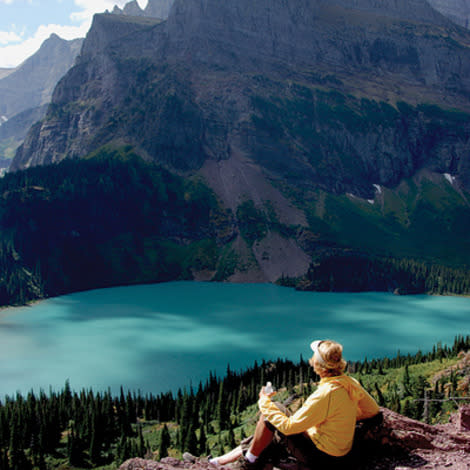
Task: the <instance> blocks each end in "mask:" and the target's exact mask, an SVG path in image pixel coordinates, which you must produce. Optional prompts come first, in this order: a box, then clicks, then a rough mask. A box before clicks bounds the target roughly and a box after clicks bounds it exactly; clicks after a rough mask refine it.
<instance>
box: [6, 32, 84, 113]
mask: <svg viewBox="0 0 470 470" xmlns="http://www.w3.org/2000/svg"><path fill="white" fill-rule="evenodd" d="M82 42H83V40H82V39H76V40H73V41H66V40H64V39H61V38H59V36H57V35H55V34H53V35H51V37H50V38H49V39H47V40H46V41H44V43H43V44H42V45H41V48H40V49H39V51H38V52H36V54H34V55H32V56H31V57H30V58H29V59H27V60H26V61H25V62H23V63H22V64H21V65H20V66H19V67H17V68H16V69H15V70H14V72H12V73H9V74H8V75H7V76H6V77H4V78H2V79H0V114H2V115H5V116H7V117H8V118H10V117H12V116H13V115H15V114H17V113H19V112H21V111H24V110H26V109H30V108H34V107H36V106H40V105H43V104H46V103H48V102H49V101H50V99H51V96H52V92H53V90H54V88H55V86H56V84H57V82H58V81H59V79H60V78H62V76H63V75H64V74H65V73H66V72H67V71H68V70H69V69H70V67H71V66H72V65H73V63H74V61H75V58H76V57H77V55H78V53H79V52H80V48H81V45H82Z"/></svg>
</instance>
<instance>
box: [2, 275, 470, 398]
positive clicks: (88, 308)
mask: <svg viewBox="0 0 470 470" xmlns="http://www.w3.org/2000/svg"><path fill="white" fill-rule="evenodd" d="M469 313H470V299H467V298H459V297H430V296H404V297H398V296H394V295H391V294H383V293H362V294H331V293H311V292H297V291H295V290H293V289H288V288H283V287H278V286H273V285H269V284H249V285H239V284H236V285H233V284H214V283H191V282H174V283H168V284H157V285H142V286H130V287H119V288H112V289H103V290H96V291H89V292H84V293H79V294H72V295H68V296H63V297H58V298H55V299H49V300H46V301H44V302H40V303H37V304H35V305H33V306H31V307H24V308H15V309H6V310H3V311H2V312H1V313H0V355H1V362H0V376H1V377H2V380H1V385H0V396H1V395H4V394H10V395H11V394H13V393H15V392H16V391H17V390H20V391H21V392H22V393H27V392H28V391H29V390H30V389H31V388H34V389H35V390H38V389H39V388H43V389H45V390H46V391H47V390H48V389H49V386H50V385H52V387H53V388H55V389H57V388H61V387H62V386H63V384H64V383H65V380H66V379H69V380H70V382H71V385H72V388H74V389H76V390H77V389H80V388H82V387H87V388H88V387H93V388H94V389H96V390H106V389H107V388H108V387H111V389H112V390H113V391H117V390H118V389H119V386H120V385H121V384H122V385H123V386H124V387H125V388H130V389H133V390H141V391H143V392H144V393H145V392H152V393H159V392H163V391H167V390H169V389H173V390H175V389H176V388H178V387H184V386H189V384H190V383H192V384H193V385H197V384H198V383H199V381H201V380H205V379H206V378H207V377H208V374H209V371H212V372H216V373H220V374H223V373H224V372H225V370H226V368H227V364H230V367H231V368H232V369H235V370H239V369H241V368H244V367H247V366H250V365H252V364H253V362H254V361H255V360H258V361H260V360H262V359H266V360H270V359H276V358H278V357H282V358H289V359H292V360H294V361H297V360H298V359H299V358H300V356H301V355H303V357H304V358H305V357H308V356H309V355H310V350H309V347H308V345H309V343H310V341H311V340H313V339H314V338H332V339H335V340H337V341H340V342H342V343H343V344H344V353H345V356H346V358H347V359H351V360H356V359H363V358H364V357H366V356H367V357H368V358H372V357H383V356H386V355H387V356H394V355H396V353H397V351H398V350H400V352H401V353H408V352H412V353H414V352H416V351H417V350H418V349H422V350H425V351H427V350H429V349H431V348H432V346H433V345H434V344H436V343H437V342H439V341H442V342H443V343H449V344H450V343H452V341H453V338H454V336H455V335H457V334H464V335H467V334H469V333H470V328H469V322H468V318H469V316H470V315H469Z"/></svg>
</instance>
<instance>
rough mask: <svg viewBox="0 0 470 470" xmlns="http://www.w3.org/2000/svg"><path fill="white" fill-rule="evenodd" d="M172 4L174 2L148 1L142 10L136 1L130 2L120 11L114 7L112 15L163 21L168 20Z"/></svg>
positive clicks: (162, 0)
mask: <svg viewBox="0 0 470 470" xmlns="http://www.w3.org/2000/svg"><path fill="white" fill-rule="evenodd" d="M173 3H174V0H149V1H148V2H147V5H146V7H145V8H144V9H142V8H140V6H139V4H138V3H137V1H136V0H132V1H131V2H129V3H126V5H124V8H122V9H121V8H119V7H118V6H117V5H116V6H115V7H114V8H113V11H112V13H113V14H115V15H131V16H148V17H151V18H160V19H162V20H164V19H166V18H168V15H169V13H170V8H171V6H172V5H173Z"/></svg>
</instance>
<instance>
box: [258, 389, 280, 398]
mask: <svg viewBox="0 0 470 470" xmlns="http://www.w3.org/2000/svg"><path fill="white" fill-rule="evenodd" d="M265 388H266V387H262V388H261V390H260V392H259V397H260V398H261V397H269V398H271V397H272V396H274V395H276V392H275V391H274V390H273V391H272V392H271V393H266V392H265V391H264V389H265Z"/></svg>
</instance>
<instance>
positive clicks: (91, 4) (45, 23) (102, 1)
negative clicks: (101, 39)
mask: <svg viewBox="0 0 470 470" xmlns="http://www.w3.org/2000/svg"><path fill="white" fill-rule="evenodd" d="M129 1H130V0H0V68H2V67H6V68H7V67H16V66H18V65H19V64H21V63H22V62H23V61H24V60H25V59H27V58H28V57H30V56H31V55H33V54H34V53H35V52H36V51H37V50H38V49H39V47H40V46H41V44H42V43H43V42H44V41H45V40H46V39H47V38H48V37H49V36H50V35H51V34H52V33H55V34H57V35H58V36H60V37H61V38H62V39H67V40H70V39H75V38H80V37H82V38H83V37H85V35H86V33H87V31H88V30H89V29H90V25H91V20H92V18H93V15H94V14H95V13H102V12H104V11H106V10H109V11H111V10H112V9H113V8H114V5H118V6H119V7H121V8H122V7H123V6H124V5H125V4H126V3H128V2H129ZM147 1H148V0H137V2H138V4H139V6H140V7H141V8H145V6H146V5H147Z"/></svg>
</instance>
